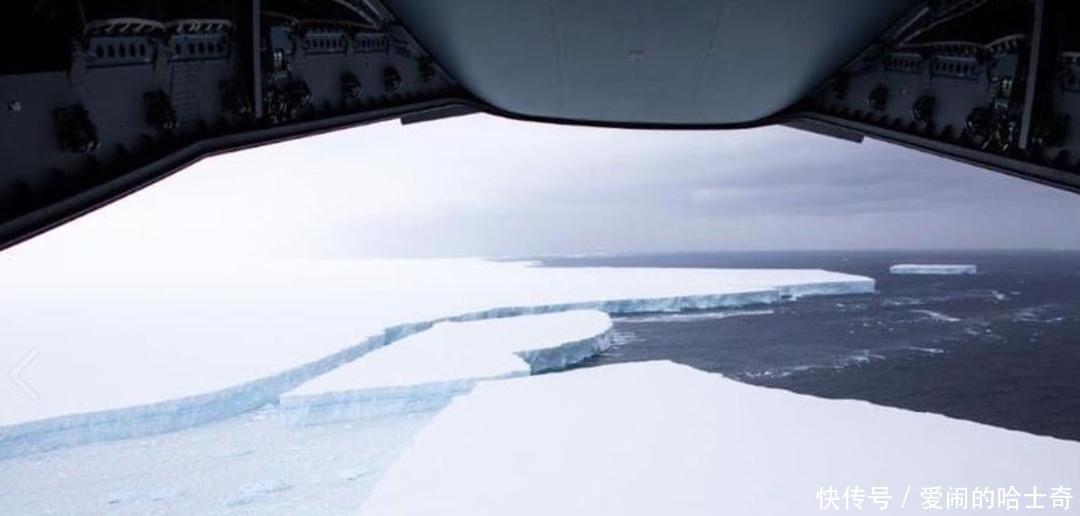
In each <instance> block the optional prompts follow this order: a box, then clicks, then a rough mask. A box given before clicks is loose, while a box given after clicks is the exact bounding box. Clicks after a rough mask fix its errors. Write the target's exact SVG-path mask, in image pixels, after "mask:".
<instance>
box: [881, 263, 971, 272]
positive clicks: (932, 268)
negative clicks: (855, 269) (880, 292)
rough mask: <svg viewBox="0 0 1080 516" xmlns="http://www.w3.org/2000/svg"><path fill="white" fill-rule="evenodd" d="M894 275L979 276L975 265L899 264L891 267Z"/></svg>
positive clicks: (890, 269) (890, 270)
mask: <svg viewBox="0 0 1080 516" xmlns="http://www.w3.org/2000/svg"><path fill="white" fill-rule="evenodd" d="M889 272H890V273H892V274H978V268H977V267H976V266H974V265H929V264H914V263H899V264H896V265H893V266H891V267H889Z"/></svg>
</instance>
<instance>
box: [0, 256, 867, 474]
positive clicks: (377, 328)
mask: <svg viewBox="0 0 1080 516" xmlns="http://www.w3.org/2000/svg"><path fill="white" fill-rule="evenodd" d="M33 270H36V269H33ZM49 271H50V274H49V275H46V276H45V277H44V278H35V277H34V276H33V274H31V272H32V270H31V271H29V272H28V273H27V274H13V275H10V276H6V277H4V278H0V312H2V313H5V314H9V315H10V318H9V319H8V320H6V324H4V325H3V326H0V341H3V342H5V343H10V345H5V346H3V347H0V363H10V364H16V363H18V362H19V360H20V359H21V358H22V355H23V354H25V353H26V352H27V350H31V349H33V350H37V351H39V355H40V357H39V358H38V359H37V360H36V361H35V362H34V364H33V366H32V368H31V370H30V371H29V374H30V377H29V378H28V379H29V381H30V383H31V384H33V387H34V388H35V389H36V390H37V391H38V393H39V394H40V399H39V400H29V399H27V398H26V397H25V396H24V395H23V393H22V392H21V391H19V390H18V389H16V388H15V386H14V385H13V384H12V385H11V386H10V388H7V389H3V388H0V405H2V406H4V407H5V410H4V411H3V412H0V458H3V457H15V456H19V455H24V454H27V453H34V452H40V451H44V450H49V449H53V448H57V447H61V446H68V445H75V444H83V443H90V442H95V441H105V440H115V439H125V438H131V437H136V436H142V435H148V434H154V433H160V432H167V431H173V430H178V429H182V428H188V427H192V426H197V425H202V424H206V423H209V422H213V421H217V420H221V419H224V418H228V417H232V416H235V415H238V414H242V413H245V412H249V411H252V410H254V409H257V408H259V407H261V406H264V405H266V404H269V403H276V402H278V400H279V398H280V396H282V395H283V394H284V393H287V392H289V391H291V390H293V389H295V388H297V387H298V386H300V385H302V384H303V383H305V382H307V381H309V380H312V379H314V378H316V377H318V376H320V375H323V374H326V373H328V372H330V371H332V370H334V369H336V368H338V367H341V366H342V365H345V364H348V363H350V362H352V361H354V360H356V359H358V358H360V357H362V356H364V355H366V354H367V353H369V352H371V351H373V350H375V349H378V348H381V347H383V346H386V345H389V344H392V343H394V342H396V341H399V340H401V339H403V338H405V337H407V336H409V335H413V334H416V333H420V332H423V331H426V330H428V329H430V328H432V327H433V326H434V325H436V324H438V323H441V322H447V321H475V320H482V319H493V318H501V317H511V316H520V315H529V314H545V313H553V312H564V311H568V310H581V309H591V310H600V311H603V312H606V313H609V314H613V315H616V314H641V313H651V312H679V311H691V310H711V309H720V308H734V307H742V306H748V305H756V304H768V303H777V302H780V301H783V300H786V299H793V298H797V297H800V296H807V295H830V294H855V293H872V292H874V280H873V279H870V278H866V277H862V276H854V275H849V274H840V273H834V272H828V271H822V270H741V269H740V270H720V269H630V268H627V269H620V268H579V269H574V268H568V269H558V268H544V267H529V266H526V265H523V264H521V263H501V262H487V261H482V260H401V261H378V260H375V261H362V262H326V263H324V262H318V263H315V264H306V263H299V264H272V265H270V264H268V265H265V266H259V267H256V266H252V265H246V266H245V267H243V268H233V267H231V266H222V267H221V268H218V267H214V268H211V269H209V270H207V271H203V270H201V269H193V270H184V271H178V272H173V273H169V274H163V273H162V272H161V271H158V270H154V269H151V270H146V271H141V272H140V271H139V270H138V269H135V270H127V269H125V270H124V271H122V273H121V271H117V272H115V274H116V275H112V276H111V275H109V274H106V272H108V271H104V272H102V271H96V270H95V271H94V272H92V273H91V272H86V271H77V270H72V269H63V270H62V271H63V273H64V274H71V275H72V276H71V278H66V277H59V278H58V277H56V276H55V275H54V274H52V272H54V271H52V270H51V269H50V270H49ZM110 274H111V273H110ZM68 279H70V280H71V281H72V282H74V283H73V284H75V285H79V286H78V288H73V290H71V291H70V292H69V295H66V296H64V297H63V298H61V299H58V298H57V297H56V296H53V295H50V294H49V292H50V288H53V287H52V285H55V284H56V283H57V282H59V283H60V284H66V283H65V282H67V281H68ZM79 281H82V282H88V283H87V284H82V283H78V282H79ZM125 282H127V283H125ZM159 282H164V283H163V284H159ZM98 283H100V285H99V284H98ZM64 288H69V287H67V286H65V287H64ZM57 313H64V314H67V316H68V318H67V319H66V320H65V324H54V321H55V314H57ZM118 317H122V320H123V321H124V324H118V323H117V320H118V319H117V318H118ZM135 322H137V324H134V323H135ZM358 337H359V338H358ZM350 344H351V345H350ZM118 356H123V357H124V359H123V360H117V359H116V357H118ZM543 358H545V357H535V360H537V361H539V360H541V359H543ZM547 358H550V357H547Z"/></svg>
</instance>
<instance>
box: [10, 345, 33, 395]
mask: <svg viewBox="0 0 1080 516" xmlns="http://www.w3.org/2000/svg"><path fill="white" fill-rule="evenodd" d="M37 356H38V350H36V349H31V350H30V352H29V353H27V354H26V356H24V357H23V358H22V360H20V361H19V363H18V364H15V367H13V368H11V371H9V372H8V378H10V379H11V383H13V384H15V386H16V387H18V388H19V390H20V391H22V393H23V394H25V395H26V397H27V398H30V400H31V401H37V400H38V393H37V391H35V390H34V388H33V387H31V386H30V384H29V383H27V382H26V379H25V378H23V377H22V374H23V371H26V368H28V367H30V364H31V363H33V362H34V359H36V358H37Z"/></svg>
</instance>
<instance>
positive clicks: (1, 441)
mask: <svg viewBox="0 0 1080 516" xmlns="http://www.w3.org/2000/svg"><path fill="white" fill-rule="evenodd" d="M852 278H853V279H851V280H844V281H824V282H812V281H811V282H804V283H801V284H798V285H790V286H778V287H774V288H767V289H757V290H748V291H745V292H740V293H724V294H703V295H686V296H671V297H651V298H638V299H606V300H594V301H581V302H566V303H554V304H541V305H532V306H509V307H497V308H491V309H486V310H479V311H473V312H467V313H463V314H458V315H453V316H449V317H441V318H437V319H431V320H426V321H417V322H411V323H405V324H399V325H395V326H391V327H387V328H385V329H384V330H382V331H381V332H379V333H377V334H375V335H373V336H370V337H368V338H366V339H363V340H362V341H360V342H359V343H357V344H356V345H354V346H351V347H349V348H346V349H343V350H341V351H338V352H336V353H333V354H330V355H327V356H325V357H323V358H321V359H318V360H315V361H312V362H308V363H305V364H302V365H299V366H297V367H294V368H291V369H288V370H285V371H282V372H280V373H277V374H274V375H270V376H266V377H262V378H259V379H256V380H253V381H249V382H245V383H242V384H239V385H236V386H234V387H229V388H226V389H221V390H218V391H214V392H209V393H205V394H200V395H195V396H189V397H184V398H178V399H175V400H169V401H165V402H160V403H153V404H146V405H139V406H133V407H126V408H121V409H114V410H107V411H99V412H91V413H85V414H74V415H68V416H60V417H54V418H49V419H42V420H37V421H31V422H27V423H21V424H16V425H10V426H6V427H0V459H5V458H10V457H17V456H21V455H26V454H30V453H37V452H42V451H47V450H51V449H55V448H60V447H64V446H72V445H79V444H86V443H91V442H96V441H105V440H116V439H125V438H133V437H139V436H144V435H150V434H154V433H161V432H168V431H174V430H179V429H182V428H188V427H192V426H197V425H201V424H206V423H210V422H213V421H217V420H220V419H225V418H228V417H232V416H235V415H237V414H242V413H244V412H248V411H251V410H254V409H257V408H259V407H262V406H264V405H267V404H271V403H277V402H278V401H279V399H280V396H281V395H282V394H284V393H286V392H289V391H291V390H293V389H295V388H297V387H298V386H300V385H302V384H303V383H305V382H307V381H309V380H311V379H312V378H315V377H317V376H320V375H323V374H326V373H327V372H329V371H332V370H334V369H336V368H338V367H340V366H342V365H344V364H347V363H350V362H352V361H354V360H356V359H358V358H360V357H362V356H364V355H366V354H367V353H369V352H371V351H372V350H375V349H378V348H380V347H382V346H385V345H387V344H391V343H394V342H397V341H399V340H401V339H403V338H405V337H408V336H410V335H413V334H416V333H419V332H422V331H425V330H428V329H430V328H431V327H432V326H434V325H435V324H437V323H440V322H447V321H458V322H460V321H476V320H483V319H492V318H499V317H514V316H521V315H529V314H545V313H553V312H563V311H568V310H600V311H602V312H606V313H608V314H611V315H632V314H646V313H657V312H681V311H692V310H715V309H722V308H734V307H743V306H749V305H758V304H771V303H777V302H780V301H782V300H785V299H796V298H799V297H802V296H813V295H831V294H866V293H873V292H874V285H875V283H874V280H873V279H870V278H864V277H859V276H853V277H852ZM854 278H857V279H854ZM536 360H542V359H541V358H536Z"/></svg>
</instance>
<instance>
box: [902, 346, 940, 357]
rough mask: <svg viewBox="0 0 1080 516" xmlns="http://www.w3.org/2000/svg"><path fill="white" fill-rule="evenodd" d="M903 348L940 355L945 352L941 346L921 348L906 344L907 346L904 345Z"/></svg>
mask: <svg viewBox="0 0 1080 516" xmlns="http://www.w3.org/2000/svg"><path fill="white" fill-rule="evenodd" d="M904 349H910V350H912V351H919V352H922V353H928V354H931V355H940V354H942V353H945V350H944V349H941V348H921V347H918V346H908V347H906V348H904Z"/></svg>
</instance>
